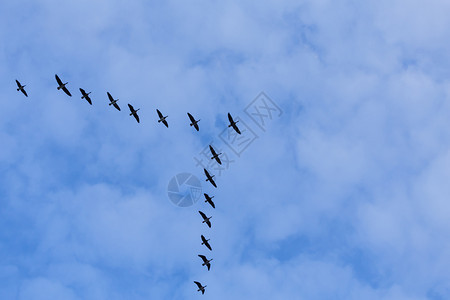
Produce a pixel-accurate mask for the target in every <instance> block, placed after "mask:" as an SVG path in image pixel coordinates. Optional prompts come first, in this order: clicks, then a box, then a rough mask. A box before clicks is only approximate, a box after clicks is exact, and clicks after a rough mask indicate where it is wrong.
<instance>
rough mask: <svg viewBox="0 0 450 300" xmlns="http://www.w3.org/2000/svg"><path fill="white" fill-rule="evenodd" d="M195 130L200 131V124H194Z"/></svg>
mask: <svg viewBox="0 0 450 300" xmlns="http://www.w3.org/2000/svg"><path fill="white" fill-rule="evenodd" d="M194 128H195V130H197V131H198V129H199V128H198V124H197V123H195V124H194Z"/></svg>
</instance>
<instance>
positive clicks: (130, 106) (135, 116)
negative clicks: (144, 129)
mask: <svg viewBox="0 0 450 300" xmlns="http://www.w3.org/2000/svg"><path fill="white" fill-rule="evenodd" d="M128 108H129V109H130V112H131V113H130V116H134V118H135V119H136V121H137V122H138V123H139V116H138V114H137V112H138V110H140V108H138V109H134V107H133V105H131V104H128Z"/></svg>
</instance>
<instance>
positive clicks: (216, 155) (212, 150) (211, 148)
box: [209, 145, 222, 165]
mask: <svg viewBox="0 0 450 300" xmlns="http://www.w3.org/2000/svg"><path fill="white" fill-rule="evenodd" d="M209 150H211V154H212V157H211V159H215V160H216V161H217V163H218V164H219V165H221V164H222V162H221V161H220V158H219V155H220V154H222V153H219V154H217V153H216V151H215V150H214V148H213V147H212V146H211V145H209Z"/></svg>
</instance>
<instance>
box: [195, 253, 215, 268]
mask: <svg viewBox="0 0 450 300" xmlns="http://www.w3.org/2000/svg"><path fill="white" fill-rule="evenodd" d="M198 257H200V258H201V259H202V260H203V263H202V266H206V267H207V268H208V271H209V269H210V268H211V264H210V261H212V260H213V259H212V258H211V259H207V258H206V256H204V255H201V254H199V255H198Z"/></svg>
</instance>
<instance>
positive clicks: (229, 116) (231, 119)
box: [228, 113, 234, 124]
mask: <svg viewBox="0 0 450 300" xmlns="http://www.w3.org/2000/svg"><path fill="white" fill-rule="evenodd" d="M228 121H230V123H231V124H233V123H234V121H233V118H232V117H231V115H230V113H228Z"/></svg>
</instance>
